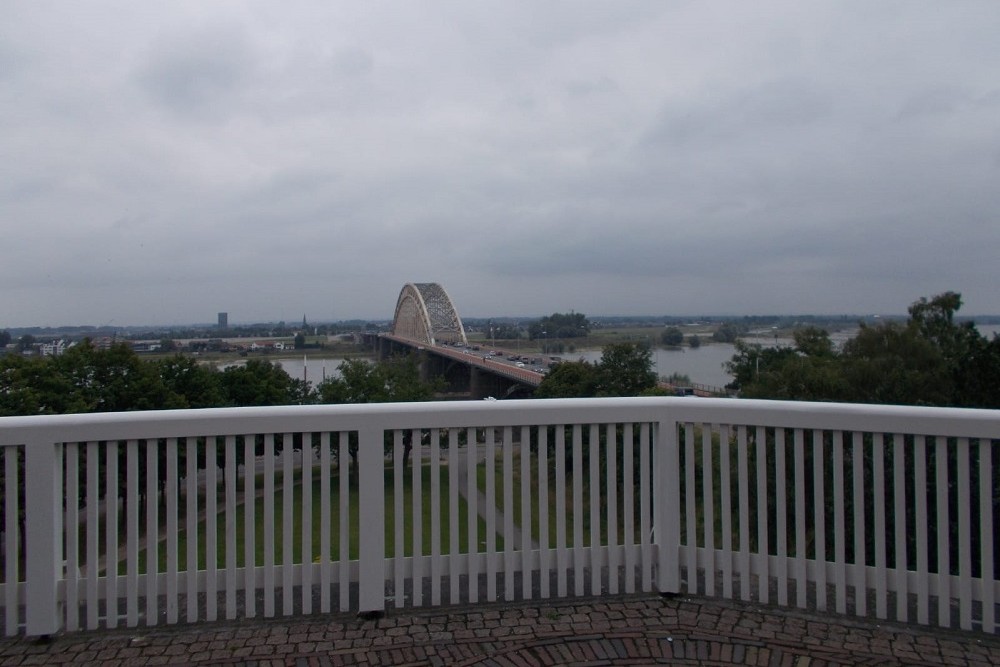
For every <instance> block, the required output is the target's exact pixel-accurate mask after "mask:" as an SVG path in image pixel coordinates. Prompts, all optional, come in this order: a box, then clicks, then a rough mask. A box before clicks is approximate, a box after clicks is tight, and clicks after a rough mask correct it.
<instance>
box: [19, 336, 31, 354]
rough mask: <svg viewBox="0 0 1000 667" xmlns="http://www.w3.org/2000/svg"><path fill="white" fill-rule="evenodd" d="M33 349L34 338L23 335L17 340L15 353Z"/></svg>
mask: <svg viewBox="0 0 1000 667" xmlns="http://www.w3.org/2000/svg"><path fill="white" fill-rule="evenodd" d="M34 347H35V337H34V336H32V335H31V334H24V335H23V336H21V337H20V338H18V339H17V351H18V352H26V351H28V350H30V349H32V348H34Z"/></svg>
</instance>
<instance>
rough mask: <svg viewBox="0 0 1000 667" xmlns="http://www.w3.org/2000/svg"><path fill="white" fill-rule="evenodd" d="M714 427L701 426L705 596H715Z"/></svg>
mask: <svg viewBox="0 0 1000 667" xmlns="http://www.w3.org/2000/svg"><path fill="white" fill-rule="evenodd" d="M712 430H713V429H712V425H711V424H708V423H703V424H702V425H701V496H702V504H703V506H704V508H705V510H704V526H703V530H702V534H703V536H704V537H703V541H704V543H705V594H706V595H709V596H713V595H715V482H714V480H713V479H712V478H713V476H714V475H713V467H712V466H713V464H712V461H713V459H714V457H713V455H712V452H713V449H714V447H713V446H712Z"/></svg>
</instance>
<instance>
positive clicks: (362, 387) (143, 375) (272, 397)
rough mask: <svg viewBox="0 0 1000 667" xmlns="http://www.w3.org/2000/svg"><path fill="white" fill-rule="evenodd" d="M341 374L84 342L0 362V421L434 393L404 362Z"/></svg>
mask: <svg viewBox="0 0 1000 667" xmlns="http://www.w3.org/2000/svg"><path fill="white" fill-rule="evenodd" d="M340 371H341V376H340V377H331V378H327V379H326V380H324V381H323V382H320V383H319V384H317V385H316V386H312V385H310V384H309V383H307V382H305V381H303V380H299V379H295V378H292V377H291V376H289V375H288V373H286V372H285V371H284V369H282V367H281V365H280V364H277V363H272V362H270V361H267V360H262V359H250V360H248V361H246V362H245V363H243V364H239V365H233V366H228V367H226V368H224V369H221V370H220V369H218V368H216V367H215V366H213V365H206V364H200V363H198V362H197V361H196V360H194V359H192V358H190V357H185V356H181V355H175V356H172V357H168V358H165V359H159V360H146V359H141V358H140V357H139V356H138V355H137V354H136V353H135V352H134V351H133V350H132V349H131V348H130V347H129V346H128V345H126V344H124V343H118V344H114V345H111V346H110V347H108V348H106V349H100V348H98V347H96V346H94V345H93V343H91V342H90V341H89V340H84V341H83V342H82V343H80V344H78V345H74V346H73V347H71V348H69V349H68V350H66V352H65V353H63V354H61V355H59V356H50V357H23V356H21V355H7V356H4V357H0V416H11V415H39V414H66V413H81V412H118V411H132V410H166V409H180V408H210V407H238V406H267V405H296V404H309V403H368V402H388V401H418V400H430V399H431V398H433V396H434V394H435V392H436V391H437V390H438V388H439V382H436V381H423V380H421V379H420V374H419V370H418V368H417V364H416V361H415V360H414V359H412V358H409V357H397V358H393V359H390V360H387V361H383V362H380V363H377V364H372V363H368V362H367V361H364V360H348V361H345V362H344V363H342V364H341V366H340Z"/></svg>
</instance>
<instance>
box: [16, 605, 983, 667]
mask: <svg viewBox="0 0 1000 667" xmlns="http://www.w3.org/2000/svg"><path fill="white" fill-rule="evenodd" d="M55 664H95V665H98V664H100V665H130V666H131V665H192V664H199V665H207V664H218V665H246V666H247V667H251V666H254V667H256V666H260V667H263V666H265V665H276V666H277V665H282V666H286V665H287V666H294V667H299V666H302V667H311V666H327V665H389V664H392V665H484V666H504V667H506V666H524V665H565V664H573V665H646V664H672V665H781V666H786V665H787V666H793V667H807V666H808V667H820V666H823V665H894V664H895V665H901V664H905V665H998V664H1000V638H998V637H991V636H986V635H982V634H973V633H959V632H952V631H942V630H935V629H930V628H926V627H922V626H914V625H899V624H893V623H881V624H876V623H874V622H864V621H862V620H858V619H853V618H850V617H841V616H836V615H832V614H814V613H807V612H802V611H798V610H794V611H789V610H779V609H777V608H775V607H761V606H758V605H752V604H745V603H739V602H731V601H723V600H714V599H702V598H687V597H679V598H674V599H665V598H661V597H659V596H656V595H638V596H629V597H618V598H610V599H609V598H585V599H572V600H558V601H552V600H549V601H544V602H542V603H538V602H535V603H527V602H522V603H514V604H499V603H497V604H489V605H479V606H475V607H451V608H440V609H431V610H418V611H414V610H407V611H403V612H399V611H396V612H392V613H390V614H389V615H387V616H386V617H384V618H381V619H376V620H362V619H359V618H356V617H354V616H348V615H344V614H336V615H331V616H323V617H320V616H311V617H300V618H290V619H289V618H285V619H272V620H243V621H239V622H233V621H231V622H219V623H211V624H209V623H203V624H198V625H186V626H185V625H182V626H173V627H169V628H153V629H150V628H133V629H131V630H114V631H108V632H90V633H75V634H67V635H61V636H57V637H55V638H53V639H52V640H51V641H50V642H49V643H46V644H41V643H35V642H31V641H26V640H0V665H55Z"/></svg>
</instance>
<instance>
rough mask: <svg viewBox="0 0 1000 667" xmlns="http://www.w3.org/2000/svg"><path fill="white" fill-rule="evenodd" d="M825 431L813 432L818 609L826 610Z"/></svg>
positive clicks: (815, 557)
mask: <svg viewBox="0 0 1000 667" xmlns="http://www.w3.org/2000/svg"><path fill="white" fill-rule="evenodd" d="M823 436H824V434H823V431H822V430H820V429H815V430H813V432H812V455H813V534H814V535H815V537H814V538H813V543H814V545H815V546H814V548H815V552H814V554H813V558H814V560H815V563H816V609H819V610H820V611H826V609H827V602H826V490H825V488H824V483H823V479H824V475H825V473H826V470H825V469H826V466H825V465H824V461H825V460H826V458H825V453H824V447H823Z"/></svg>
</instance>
